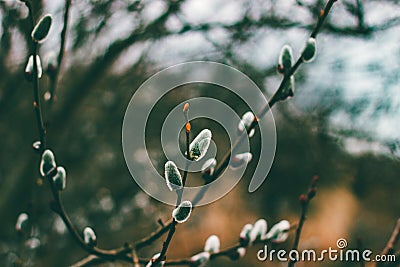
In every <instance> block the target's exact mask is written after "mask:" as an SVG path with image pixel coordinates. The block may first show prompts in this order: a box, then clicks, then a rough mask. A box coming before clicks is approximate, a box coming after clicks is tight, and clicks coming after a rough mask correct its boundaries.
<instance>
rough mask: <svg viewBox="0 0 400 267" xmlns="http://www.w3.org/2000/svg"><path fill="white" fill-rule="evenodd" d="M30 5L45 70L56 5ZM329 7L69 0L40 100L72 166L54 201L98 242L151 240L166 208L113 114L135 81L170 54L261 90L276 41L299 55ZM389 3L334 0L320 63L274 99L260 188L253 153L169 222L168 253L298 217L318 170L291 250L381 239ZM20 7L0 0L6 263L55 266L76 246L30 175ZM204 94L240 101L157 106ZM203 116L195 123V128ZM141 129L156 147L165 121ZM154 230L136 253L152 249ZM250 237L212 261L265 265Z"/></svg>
mask: <svg viewBox="0 0 400 267" xmlns="http://www.w3.org/2000/svg"><path fill="white" fill-rule="evenodd" d="M32 4H33V8H34V11H35V12H36V13H35V14H34V15H35V18H39V17H40V16H41V15H42V14H45V13H51V14H52V15H53V18H54V23H53V28H52V29H51V32H50V35H49V37H48V40H47V41H46V43H44V44H43V45H42V46H41V48H40V54H41V55H42V63H43V66H44V68H45V69H46V66H47V64H48V58H49V53H51V52H55V53H57V51H58V49H59V46H60V34H61V30H62V27H63V15H64V7H65V3H64V1H61V0H59V1H47V0H42V1H36V0H35V1H32ZM323 4H324V1H321V0H304V1H300V0H297V1H276V0H263V1H258V0H252V1H250V0H248V1H247V0H235V1H229V2H227V1H222V0H221V1H220V0H217V1H215V0H201V1H200V0H186V1H184V0H175V1H162V0H148V1H147V0H143V1H130V0H114V1H111V0H99V1H72V3H71V7H70V13H69V26H68V29H67V34H66V36H67V39H66V48H65V56H64V61H63V65H62V66H61V70H60V76H59V82H58V84H57V87H56V92H55V96H56V99H55V101H54V102H52V103H51V102H49V101H47V102H44V105H45V110H46V113H45V114H44V118H45V123H46V128H47V131H48V143H49V146H50V147H51V148H52V149H53V150H54V151H55V152H56V155H58V157H57V159H58V161H59V162H60V163H61V164H62V165H63V166H66V168H67V171H68V177H69V179H68V182H67V183H68V185H67V190H66V191H65V193H64V194H63V197H64V200H65V205H66V209H67V210H68V211H69V213H70V214H71V217H72V219H73V220H74V222H75V223H76V225H77V226H78V227H79V228H81V229H82V228H83V227H85V226H86V225H88V224H90V225H92V226H93V227H94V228H95V229H96V232H97V234H98V238H99V240H98V242H99V244H100V245H101V246H102V247H106V248H107V247H110V248H111V247H115V246H119V245H121V243H122V242H124V241H134V240H136V239H138V238H141V237H143V236H145V235H146V233H149V232H151V231H152V230H154V229H155V228H156V227H157V220H158V218H161V219H163V220H166V219H168V217H169V215H170V209H169V207H168V206H166V205H164V204H161V203H158V202H156V201H154V200H152V199H151V198H149V197H148V196H147V195H146V194H144V193H143V192H142V191H141V190H140V189H139V188H138V187H137V185H136V184H135V182H134V181H133V180H132V178H131V176H130V174H129V172H128V169H127V167H126V165H125V162H124V158H123V154H122V149H121V127H122V119H123V116H124V112H125V109H126V107H127V104H128V102H129V100H130V98H131V96H132V95H133V93H134V92H135V90H136V89H137V88H138V87H139V86H140V84H141V83H142V82H144V81H145V80H146V79H147V78H149V77H150V76H151V75H152V74H154V73H155V72H157V71H158V70H161V69H163V68H164V67H168V66H171V65H173V64H176V63H181V62H187V61H191V60H212V61H217V62H221V63H226V64H229V65H231V66H233V67H235V68H237V69H239V70H241V71H243V72H244V73H245V74H247V75H248V76H249V77H250V78H251V79H252V80H254V81H255V83H256V84H257V85H258V86H259V87H260V88H262V89H263V90H265V94H266V96H267V97H268V96H271V94H272V93H273V92H274V90H275V89H276V88H277V86H278V85H279V78H280V77H278V75H276V65H277V59H278V55H279V51H280V49H281V47H282V46H283V45H284V44H285V43H288V44H290V45H291V46H292V47H293V48H294V50H295V51H299V50H300V49H301V47H302V46H303V43H304V41H305V40H306V38H307V36H308V33H309V31H310V28H311V27H312V25H313V24H314V21H315V18H316V17H317V16H318V14H319V11H320V9H321V8H322V7H323ZM398 4H399V1H397V0H386V1H374V0H369V1H363V0H343V1H338V3H337V4H336V5H335V8H334V10H333V11H332V14H330V16H329V18H328V20H327V22H326V24H325V26H324V30H323V32H322V34H321V35H320V36H319V40H318V50H319V54H318V55H317V58H316V60H315V61H314V62H313V64H310V65H306V66H304V67H303V68H301V69H300V70H299V72H298V74H297V85H296V87H297V90H296V93H295V96H294V97H293V98H292V99H290V100H289V101H286V102H285V103H280V104H278V105H277V106H276V107H275V108H274V110H273V114H274V116H275V120H276V125H277V132H278V135H277V136H278V143H277V152H276V158H275V161H274V165H273V167H272V170H271V172H270V173H269V175H268V179H267V181H266V182H265V183H264V184H263V186H262V188H261V190H258V191H257V192H255V193H253V194H249V193H247V191H246V188H247V183H248V181H249V179H250V176H251V169H252V168H254V167H255V166H254V164H256V162H255V161H254V162H252V163H251V164H250V165H249V167H248V173H247V178H245V179H243V180H244V181H242V182H241V183H240V184H239V186H237V187H236V188H235V189H234V190H233V191H232V192H231V193H230V194H229V195H227V196H226V197H224V198H223V199H221V200H220V201H218V202H216V203H214V204H211V205H208V206H205V207H201V208H198V209H197V210H196V212H195V213H194V214H193V217H192V218H191V220H190V223H188V224H186V225H185V226H184V227H181V228H180V229H179V231H178V232H177V236H176V237H175V238H174V240H173V244H172V246H171V251H170V252H171V253H170V255H169V257H171V258H175V257H188V256H190V255H193V254H194V253H196V252H198V251H200V250H201V248H202V246H203V244H204V241H205V239H206V238H207V237H208V236H209V235H211V234H217V235H219V236H220V238H221V240H222V246H224V245H225V246H227V245H229V244H231V243H233V242H234V241H236V240H237V236H238V233H239V231H240V229H241V227H242V226H243V225H244V224H245V223H252V222H254V220H255V219H256V218H259V217H264V218H266V219H267V220H268V222H270V224H271V225H272V223H274V222H276V221H279V220H280V219H282V218H286V219H289V220H290V221H294V220H296V219H297V217H298V214H299V204H298V200H297V199H298V195H299V194H300V193H301V192H303V191H304V190H305V189H306V188H307V185H308V183H309V180H310V177H312V176H313V175H315V174H317V175H319V176H320V178H321V184H320V189H319V192H318V197H317V198H316V199H315V201H314V202H313V205H312V207H311V210H310V213H309V220H308V221H307V222H306V225H305V228H304V233H303V237H302V240H301V243H300V247H301V248H320V249H323V248H326V247H328V246H332V247H334V246H335V244H336V240H337V239H338V238H341V237H343V238H347V240H349V242H350V246H352V247H355V246H356V245H357V242H356V240H357V238H358V237H361V238H362V242H363V246H365V247H368V248H369V249H371V250H372V251H374V252H379V251H380V250H381V249H382V248H383V247H384V245H385V243H386V241H387V239H388V238H389V236H390V233H391V231H392V228H393V225H394V223H395V221H396V219H397V218H398V217H399V216H400V213H399V210H400V209H399V208H400V202H399V201H398V200H396V199H398V194H399V185H400V180H399V177H398V174H399V173H400V166H399V155H400V148H399V147H400V141H399V140H400V131H399V115H400V91H399V89H400V88H399V84H400V83H399V82H400V81H399V80H400V77H399V62H400V60H399V59H400V45H399V39H398V36H399V35H398V31H399V25H400V8H399V5H398ZM27 15H28V13H27V9H26V7H25V6H24V4H23V3H21V2H20V1H16V0H5V1H4V0H3V1H0V20H1V25H0V38H1V39H0V45H1V47H0V73H1V76H0V110H1V114H2V115H1V117H0V122H1V124H0V125H1V127H0V138H1V140H3V141H2V150H1V151H0V157H1V160H0V162H1V165H0V218H2V219H1V223H0V225H1V227H0V265H2V266H14V265H17V263H18V262H19V263H20V261H19V260H17V259H21V260H22V262H23V265H24V266H64V265H69V264H72V263H73V262H76V261H77V260H79V259H81V258H82V257H84V256H85V255H86V254H85V252H84V251H82V250H80V248H79V247H78V246H76V244H75V243H74V241H73V240H72V239H71V238H70V237H69V235H68V233H67V232H66V229H65V227H64V226H63V223H62V221H61V220H60V219H59V218H57V216H56V215H55V214H54V213H53V212H52V211H51V210H50V209H49V208H48V206H49V201H50V199H51V196H50V194H49V190H48V188H47V185H41V183H40V179H39V177H40V175H39V172H38V164H39V162H38V157H37V155H35V153H34V152H33V151H32V143H33V142H34V141H36V140H37V130H36V123H35V120H34V114H33V109H32V92H31V87H30V84H29V83H28V82H27V81H25V79H24V72H23V70H24V68H25V65H26V62H27V59H28V56H29V54H30V52H29V49H30V48H29V47H30V45H29V43H30V24H29V20H28V17H27ZM296 56H297V55H296ZM50 82H51V81H50V79H49V76H44V77H43V79H41V81H40V84H41V88H42V91H41V96H43V97H45V96H46V92H47V91H48V90H49V88H50ZM203 94H207V95H209V96H213V97H219V98H221V99H224V101H225V102H226V103H228V104H230V103H232V101H235V98H234V96H230V95H228V96H226V95H225V94H224V92H219V91H216V92H215V94H214V92H213V90H209V89H207V88H206V87H199V88H191V89H188V90H185V91H184V92H182V91H179V90H176V92H174V94H171V95H169V96H167V99H166V100H165V102H163V103H162V105H161V104H160V105H159V107H158V109H159V110H160V112H162V113H161V114H163V113H164V114H167V113H168V111H169V110H168V107H169V106H172V105H173V104H174V103H179V102H182V101H184V100H186V99H189V98H191V97H194V96H198V95H203ZM48 96H49V95H48V93H47V97H48ZM234 109H235V111H237V112H238V114H243V113H244V112H245V111H247V108H246V106H245V105H243V104H242V105H235V107H234ZM163 118H164V117H163V116H154V119H153V120H152V123H154V125H155V126H153V127H152V128H153V129H157V127H158V126H157V125H160V126H161V124H162V122H163ZM208 123H209V122H207V121H199V122H198V124H197V125H198V126H197V127H198V129H201V126H204V125H208ZM209 127H214V126H209ZM215 127H217V126H216V125H215ZM223 134H224V133H223V131H222V130H221V129H220V131H217V132H216V133H215V136H216V139H217V144H218V139H221V140H222V139H223V138H222V137H221V136H223ZM147 138H148V140H149V141H148V142H150V144H151V143H153V142H158V141H159V138H160V135H159V131H158V130H153V131H149V132H148V134H147ZM258 142H259V139H258V138H257V135H256V137H255V138H253V139H252V141H251V143H252V148H255V149H254V151H252V152H253V153H257V149H256V148H257V144H258ZM149 152H150V155H151V156H152V160H153V163H154V164H155V165H156V166H157V169H159V170H160V173H161V172H162V169H163V164H164V162H165V157H164V155H163V153H162V150H161V148H160V147H158V146H157V145H152V146H151V145H150V151H149ZM219 156H221V155H219ZM21 212H27V213H28V214H29V215H30V220H31V223H32V225H34V233H33V235H34V236H35V237H36V239H35V240H28V242H26V240H23V239H21V238H20V237H18V234H17V233H16V232H15V231H14V225H15V221H16V218H17V216H18V214H19V213H21ZM187 236H190V240H188V238H187ZM127 239H128V240H127ZM161 242H162V239H161V240H160V241H159V242H156V244H155V247H156V248H157V249H156V250H155V248H154V247H152V248H149V249H145V250H144V251H143V252H142V256H144V257H150V256H151V255H153V254H154V252H156V251H158V250H159V248H160V247H161ZM288 244H290V242H288ZM256 249H258V248H255V249H254V251H253V250H249V251H248V253H247V255H246V257H245V258H244V259H242V260H241V261H238V262H230V261H227V260H226V259H218V260H217V261H215V262H212V264H210V265H212V266H226V265H229V266H261V265H263V264H265V263H260V262H258V261H257V258H256V251H257V250H256ZM118 264H119V263H115V264H114V265H115V266H119V265H118ZM275 264H276V266H280V265H279V263H275ZM302 264H303V265H302ZM321 264H323V266H328V265H329V263H320V265H319V266H321ZM347 264H348V266H355V264H354V263H347ZM317 265H318V264H317ZM340 265H341V266H344V265H345V263H340ZM105 266H108V265H105ZM271 266H273V264H271ZM298 266H311V264H307V263H299V264H298ZM332 266H337V264H336V265H335V264H334V263H332ZM346 266H347V265H346Z"/></svg>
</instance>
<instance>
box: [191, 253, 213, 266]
mask: <svg viewBox="0 0 400 267" xmlns="http://www.w3.org/2000/svg"><path fill="white" fill-rule="evenodd" d="M210 256H211V255H210V253H209V252H207V251H203V252H200V253H198V254H196V255H193V256H192V257H191V258H190V260H191V261H192V262H194V263H195V264H197V265H196V266H198V267H201V266H204V265H205V263H206V262H207V261H209V260H210Z"/></svg>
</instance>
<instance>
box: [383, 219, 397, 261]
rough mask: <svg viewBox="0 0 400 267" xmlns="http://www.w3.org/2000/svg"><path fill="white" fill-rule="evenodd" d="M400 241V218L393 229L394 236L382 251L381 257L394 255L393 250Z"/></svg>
mask: <svg viewBox="0 0 400 267" xmlns="http://www.w3.org/2000/svg"><path fill="white" fill-rule="evenodd" d="M399 240H400V218H399V219H398V220H397V223H396V226H395V227H394V229H393V232H392V235H391V236H390V238H389V241H388V242H387V244H386V246H385V248H384V249H383V250H382V252H381V255H389V254H392V253H393V249H394V247H395V246H396V244H397V242H399Z"/></svg>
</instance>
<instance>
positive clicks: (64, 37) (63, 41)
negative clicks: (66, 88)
mask: <svg viewBox="0 0 400 267" xmlns="http://www.w3.org/2000/svg"><path fill="white" fill-rule="evenodd" d="M70 6H71V0H65V8H64V24H63V28H62V30H61V36H60V50H59V51H58V56H57V66H56V69H55V70H54V74H53V76H52V77H51V79H50V90H49V92H50V99H49V103H53V101H54V100H56V99H57V98H56V87H57V80H58V74H59V73H60V69H61V64H62V61H63V58H64V53H65V45H66V42H67V29H68V21H69V20H68V18H69V9H70Z"/></svg>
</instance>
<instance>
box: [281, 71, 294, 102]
mask: <svg viewBox="0 0 400 267" xmlns="http://www.w3.org/2000/svg"><path fill="white" fill-rule="evenodd" d="M294 89H295V80H294V75H292V76H290V80H289V81H288V82H287V83H286V87H285V89H284V90H283V91H282V93H283V95H285V97H289V96H290V97H292V96H293V95H294Z"/></svg>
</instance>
